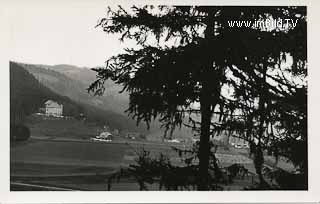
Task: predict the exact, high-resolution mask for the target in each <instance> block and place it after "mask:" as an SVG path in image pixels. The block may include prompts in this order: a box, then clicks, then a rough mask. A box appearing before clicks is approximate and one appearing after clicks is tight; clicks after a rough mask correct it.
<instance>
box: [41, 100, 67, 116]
mask: <svg viewBox="0 0 320 204" xmlns="http://www.w3.org/2000/svg"><path fill="white" fill-rule="evenodd" d="M44 104H45V114H46V115H47V116H55V117H61V116H62V111H63V105H62V104H59V103H57V102H55V101H52V100H48V101H46V102H45V103H44Z"/></svg>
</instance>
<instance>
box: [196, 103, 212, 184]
mask: <svg viewBox="0 0 320 204" xmlns="http://www.w3.org/2000/svg"><path fill="white" fill-rule="evenodd" d="M200 109H201V135H200V147H199V184H198V190H208V169H209V157H210V145H209V142H210V123H211V107H210V103H208V102H207V101H205V100H203V101H202V102H201V107H200Z"/></svg>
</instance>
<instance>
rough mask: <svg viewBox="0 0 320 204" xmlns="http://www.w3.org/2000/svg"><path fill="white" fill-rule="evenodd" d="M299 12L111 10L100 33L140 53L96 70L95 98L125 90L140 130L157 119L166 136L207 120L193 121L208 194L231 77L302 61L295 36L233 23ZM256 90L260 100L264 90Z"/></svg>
mask: <svg viewBox="0 0 320 204" xmlns="http://www.w3.org/2000/svg"><path fill="white" fill-rule="evenodd" d="M296 10H297V8H296V7H293V8H289V7H221V6H157V7H153V6H144V7H136V6H133V7H132V8H130V9H127V10H125V9H124V8H122V7H120V6H119V7H118V9H115V10H112V9H111V8H109V10H108V14H107V17H106V18H103V19H101V21H100V22H99V24H98V26H100V27H102V28H103V30H104V31H105V32H107V33H110V34H121V37H120V40H121V41H124V40H125V39H130V40H135V41H136V43H137V47H136V48H135V49H129V48H128V49H126V50H125V51H126V53H124V54H119V55H117V56H114V57H112V58H110V59H109V60H108V61H107V65H106V67H105V68H99V69H95V71H97V73H98V74H97V80H96V81H95V82H94V83H92V84H91V86H90V87H89V91H93V92H95V94H98V95H99V94H102V93H103V92H104V90H105V88H104V83H105V81H106V80H107V79H112V80H114V81H115V82H116V83H118V84H121V85H123V86H124V88H123V91H127V92H129V94H130V104H129V109H128V112H129V113H130V114H131V115H132V116H133V117H134V118H135V119H136V120H137V121H138V123H139V122H141V121H145V122H146V123H147V124H148V125H149V123H150V122H151V120H152V119H156V118H159V120H160V122H162V124H163V126H164V127H165V130H166V131H165V135H167V131H168V130H170V131H171V133H172V131H173V130H174V129H175V128H176V127H177V126H178V127H179V126H180V127H181V125H182V124H183V123H184V122H185V120H184V119H185V118H186V117H190V116H191V115H193V116H194V115H196V116H199V117H201V120H200V121H196V120H194V118H192V117H190V124H192V125H191V127H192V128H193V129H194V130H198V131H199V132H200V146H199V161H200V162H199V171H198V190H207V189H208V188H209V183H208V180H209V179H208V177H209V175H208V168H209V158H210V142H209V139H210V135H214V134H219V132H221V131H223V130H222V129H221V128H219V127H217V126H215V124H214V123H212V119H213V117H214V116H215V115H216V116H219V117H220V119H221V117H223V116H226V114H229V113H226V112H224V111H223V110H224V109H223V107H226V104H228V100H227V99H226V96H225V95H224V94H223V90H224V89H223V87H224V86H225V85H228V84H230V83H233V82H234V80H235V79H234V78H232V77H231V78H230V77H228V73H229V72H231V73H233V74H237V72H239V71H238V69H239V70H240V72H241V71H244V72H252V71H255V70H254V69H250V68H248V67H250V66H251V67H253V66H256V67H259V66H260V65H261V64H263V65H264V66H263V67H264V68H263V69H264V70H266V68H267V66H266V63H265V62H269V61H270V62H273V63H274V64H275V63H276V62H278V59H279V58H280V57H281V56H285V55H281V53H284V52H290V51H293V53H294V54H297V52H295V50H296V49H297V47H298V46H299V45H298V43H297V42H294V41H295V40H296V39H295V36H294V37H290V35H291V34H292V33H291V32H292V31H290V32H287V31H284V30H280V31H279V30H278V31H277V32H270V31H267V30H264V29H261V28H253V27H252V26H250V27H246V26H244V27H231V26H230V25H228V20H249V21H250V20H251V21H255V20H257V19H259V20H266V19H270V18H273V19H278V18H281V17H283V18H286V17H289V16H294V15H295V14H297V13H296ZM294 32H296V31H294ZM292 43H293V44H292ZM302 55H303V53H302ZM247 59H248V60H247ZM296 62H297V61H296ZM297 63H298V62H297ZM297 63H296V64H297ZM299 63H300V61H299ZM260 67H261V66H260ZM260 71H261V69H260ZM260 78H261V77H260ZM262 78H263V77H262ZM240 80H243V79H242V78H241V79H240ZM254 83H256V84H261V83H260V82H259V81H254ZM258 89H259V92H260V93H262V92H264V90H265V87H264V88H263V87H261V86H260V87H259V88H258ZM250 97H251V96H250ZM259 98H260V101H259V104H260V105H259V106H260V110H262V109H264V108H262V107H263V105H264V104H265V103H266V98H265V96H262V95H261V94H260V96H259ZM195 103H199V104H200V109H196V108H194V104H195ZM230 108H231V107H230V106H228V110H230ZM231 109H232V108H231ZM217 110H218V111H217ZM219 110H220V111H219ZM263 113H265V110H263V111H262V112H261V113H260V124H264V121H265V118H264V114H263ZM260 130H262V125H261V128H260ZM258 134H260V135H262V134H263V132H262V131H260V133H258ZM214 161H215V159H214ZM214 166H217V165H214Z"/></svg>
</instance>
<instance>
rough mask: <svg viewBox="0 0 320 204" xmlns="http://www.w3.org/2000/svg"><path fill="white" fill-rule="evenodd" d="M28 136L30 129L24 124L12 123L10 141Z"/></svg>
mask: <svg viewBox="0 0 320 204" xmlns="http://www.w3.org/2000/svg"><path fill="white" fill-rule="evenodd" d="M29 137H30V129H29V128H28V127H26V126H24V125H12V126H11V127H10V140H11V141H24V140H27V139H28V138H29Z"/></svg>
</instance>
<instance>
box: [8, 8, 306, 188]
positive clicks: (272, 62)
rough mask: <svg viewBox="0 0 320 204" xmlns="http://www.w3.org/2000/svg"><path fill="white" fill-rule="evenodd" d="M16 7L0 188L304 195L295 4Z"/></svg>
mask: <svg viewBox="0 0 320 204" xmlns="http://www.w3.org/2000/svg"><path fill="white" fill-rule="evenodd" d="M98 6H99V5H98ZM19 9H23V11H22V10H21V12H17V14H16V15H22V16H21V17H22V19H21V21H22V22H20V23H17V24H13V25H12V30H11V32H12V35H13V36H12V37H13V39H14V42H15V44H14V45H13V46H14V49H15V50H14V53H13V54H14V56H12V59H11V60H10V62H8V63H9V69H10V70H9V71H10V191H57V190H58V191H60V190H61V191H63V190H66V191H69V190H71V191H72V190H77V191H79V190H80V191H148V190H152V191H235V190H236V191H242V190H270V191H277V190H302V191H305V190H308V154H307V153H308V131H307V117H308V115H307V95H308V94H307V93H308V81H307V73H308V66H307V22H308V18H307V7H306V6H202V5H200V6H199V5H184V6H175V5H130V6H127V5H107V4H101V5H100V8H99V7H97V8H93V9H88V10H81V9H79V8H77V7H70V8H68V7H61V8H60V7H59V5H57V7H46V8H42V7H41V8H38V7H36V6H35V5H30V6H29V7H24V8H18V11H19ZM94 9H98V10H99V11H100V12H101V14H97V13H95V10H94ZM58 10H59V12H57V11H58ZM40 19H41V22H40V21H39V20H40ZM43 19H45V21H43ZM79 22H80V23H79Z"/></svg>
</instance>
